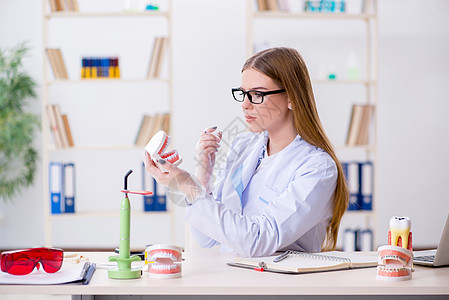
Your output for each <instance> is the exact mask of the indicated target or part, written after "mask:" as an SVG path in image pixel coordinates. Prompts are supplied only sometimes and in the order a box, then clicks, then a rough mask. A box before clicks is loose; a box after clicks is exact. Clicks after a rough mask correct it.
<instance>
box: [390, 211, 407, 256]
mask: <svg viewBox="0 0 449 300" xmlns="http://www.w3.org/2000/svg"><path fill="white" fill-rule="evenodd" d="M410 228H411V222H410V218H408V217H392V218H391V219H390V233H391V242H390V245H393V246H398V243H399V238H401V246H402V248H406V249H407V248H408V237H409V234H410Z"/></svg>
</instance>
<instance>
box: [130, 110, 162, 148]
mask: <svg viewBox="0 0 449 300" xmlns="http://www.w3.org/2000/svg"><path fill="white" fill-rule="evenodd" d="M159 130H163V131H165V132H166V133H167V134H168V133H169V130H170V114H167V113H166V114H156V115H144V116H143V119H142V122H141V124H140V129H139V133H138V134H137V138H136V146H139V147H144V146H145V145H146V144H147V143H148V141H149V140H150V139H151V137H152V136H153V135H155V134H156V132H158V131H159Z"/></svg>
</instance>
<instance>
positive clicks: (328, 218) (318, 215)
mask: <svg viewBox="0 0 449 300" xmlns="http://www.w3.org/2000/svg"><path fill="white" fill-rule="evenodd" d="M232 94H233V97H234V99H235V100H236V101H238V102H241V107H242V109H243V114H244V117H245V119H246V122H247V124H248V127H249V129H250V132H246V133H242V134H240V135H238V136H237V137H236V138H235V140H234V141H233V143H232V146H231V148H230V151H229V153H228V156H227V159H226V162H225V165H224V167H223V168H221V170H220V172H219V173H218V174H217V180H216V181H215V184H213V183H212V182H211V177H212V176H211V174H212V170H213V167H214V163H215V154H216V151H217V149H218V147H219V142H220V138H221V135H220V134H219V133H215V134H214V131H215V130H216V128H214V127H212V128H208V129H206V131H205V132H204V133H203V134H202V136H201V137H200V139H199V141H198V143H197V149H196V150H197V156H198V157H197V158H198V161H200V163H199V164H198V166H197V168H196V171H195V176H192V175H190V174H189V173H188V172H187V171H185V170H182V169H180V168H177V167H176V166H173V165H171V164H170V163H169V162H166V161H164V160H160V161H159V163H160V164H163V165H164V169H165V170H166V172H162V171H161V170H160V169H159V167H158V166H157V164H155V163H154V162H153V161H152V160H151V158H150V155H149V154H148V153H145V159H144V162H145V165H146V169H147V170H148V171H149V172H150V174H151V175H152V176H153V177H154V178H155V179H156V180H157V181H158V182H159V183H160V184H163V185H167V186H169V187H170V188H174V189H177V190H179V191H181V192H182V193H184V194H185V195H186V201H187V202H188V203H189V204H190V206H189V207H188V208H187V211H186V216H185V218H186V221H187V222H189V223H190V225H191V228H192V232H193V235H194V236H195V238H196V240H197V242H198V243H199V244H200V245H201V246H203V247H212V246H214V245H218V244H221V245H222V248H225V249H226V248H228V249H230V250H232V251H233V252H234V253H235V254H237V255H240V256H248V257H254V256H268V255H272V254H274V253H275V252H276V251H284V250H297V251H307V252H319V251H321V250H322V249H323V250H328V249H334V248H335V244H336V240H337V235H338V228H339V224H340V220H341V217H342V216H343V214H344V212H345V210H346V207H347V203H348V189H347V186H346V181H345V177H344V174H343V170H342V167H341V165H340V163H339V161H338V159H337V157H336V155H335V152H334V150H333V148H332V145H331V143H330V142H329V139H328V138H327V136H326V134H325V133H324V130H323V127H322V125H321V122H320V120H319V117H318V113H317V109H316V104H315V99H314V96H313V92H312V86H311V82H310V78H309V74H308V71H307V67H306V65H305V62H304V60H303V58H302V57H301V55H300V54H299V53H298V52H297V51H296V50H294V49H291V48H271V49H267V50H264V51H262V52H259V53H257V54H255V55H254V56H252V57H251V58H249V59H248V60H247V61H246V63H245V64H244V66H243V68H242V84H241V86H240V87H238V88H234V89H232ZM213 186H215V188H213Z"/></svg>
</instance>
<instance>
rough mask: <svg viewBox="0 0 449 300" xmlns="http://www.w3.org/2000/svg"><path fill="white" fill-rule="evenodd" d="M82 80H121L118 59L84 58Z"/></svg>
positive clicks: (82, 60)
mask: <svg viewBox="0 0 449 300" xmlns="http://www.w3.org/2000/svg"><path fill="white" fill-rule="evenodd" d="M81 62H82V67H81V78H82V79H92V78H94V79H95V78H120V68H119V58H118V57H83V58H82V59H81Z"/></svg>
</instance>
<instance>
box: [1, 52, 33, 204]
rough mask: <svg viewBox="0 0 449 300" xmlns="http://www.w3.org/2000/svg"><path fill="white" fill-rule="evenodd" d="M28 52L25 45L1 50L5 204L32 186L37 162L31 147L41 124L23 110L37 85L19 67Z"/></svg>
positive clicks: (2, 164)
mask: <svg viewBox="0 0 449 300" xmlns="http://www.w3.org/2000/svg"><path fill="white" fill-rule="evenodd" d="M28 50H29V49H28V47H27V46H26V44H25V43H22V44H19V45H17V46H16V47H14V48H10V49H1V48H0V199H3V201H5V202H6V201H8V200H11V199H12V198H13V197H14V196H16V195H17V194H19V192H20V191H21V190H22V189H23V188H25V187H28V186H30V185H31V184H32V183H33V181H34V178H35V173H36V166H37V160H38V154H37V151H36V150H35V149H34V148H33V146H32V144H33V141H34V138H35V131H36V129H38V128H39V124H40V121H39V118H38V117H37V116H35V115H33V114H31V113H28V112H25V111H24V106H25V103H26V100H27V99H28V98H30V97H32V98H35V97H36V94H35V92H34V88H35V86H36V83H35V81H34V80H33V79H32V78H31V77H30V76H29V75H28V74H27V73H26V72H24V71H23V67H22V59H23V58H24V56H25V55H26V54H27V53H28Z"/></svg>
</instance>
